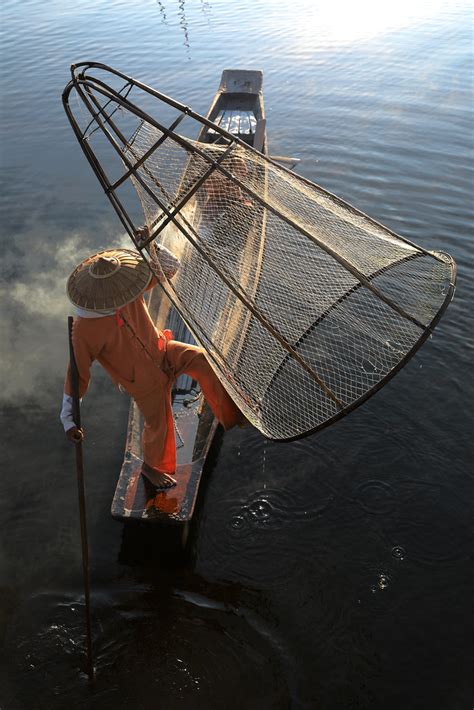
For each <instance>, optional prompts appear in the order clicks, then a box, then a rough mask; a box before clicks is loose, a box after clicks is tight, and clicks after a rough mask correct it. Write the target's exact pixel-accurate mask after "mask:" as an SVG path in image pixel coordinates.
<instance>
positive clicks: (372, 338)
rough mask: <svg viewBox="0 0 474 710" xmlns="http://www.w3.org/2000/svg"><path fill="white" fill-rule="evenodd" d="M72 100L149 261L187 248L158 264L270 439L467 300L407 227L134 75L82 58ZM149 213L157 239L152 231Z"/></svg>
mask: <svg viewBox="0 0 474 710" xmlns="http://www.w3.org/2000/svg"><path fill="white" fill-rule="evenodd" d="M74 95H75V96H76V98H77V99H78V107H79V108H77V107H76V109H73V107H72V100H71V99H72V97H73V96H74ZM63 104H64V108H65V110H66V114H67V116H68V118H69V121H70V123H71V126H72V128H73V130H74V133H75V135H76V137H77V139H78V141H79V143H80V145H81V148H82V150H83V151H84V153H85V155H86V157H87V159H88V161H89V163H90V165H91V167H92V169H93V171H94V173H95V174H96V176H97V178H98V180H99V182H100V183H101V185H102V187H103V189H104V191H105V193H106V195H107V197H108V198H109V200H110V202H111V203H112V205H113V207H114V209H115V211H116V213H117V215H118V217H119V219H120V220H121V222H122V224H123V226H124V228H125V229H126V231H127V233H128V234H129V236H130V238H131V239H132V242H133V243H134V245H135V247H136V248H137V250H138V251H140V253H141V254H142V256H143V258H144V259H145V260H146V261H147V262H148V263H149V265H150V268H151V269H152V270H153V269H154V266H153V263H152V262H151V261H150V257H149V251H150V245H151V242H153V241H155V240H156V241H158V242H161V243H162V244H164V245H165V246H167V247H168V248H170V249H171V250H172V251H174V252H175V253H176V255H177V256H178V257H179V258H180V259H181V267H180V269H179V272H178V274H177V275H176V276H175V277H174V278H173V279H171V280H166V279H164V280H163V278H162V275H161V274H156V275H157V276H158V277H159V278H160V279H161V285H162V288H163V290H164V291H165V293H166V295H167V297H168V298H169V299H170V301H171V302H172V303H173V305H174V306H175V307H176V309H177V310H178V311H179V312H180V314H181V315H182V317H183V319H184V320H185V322H186V323H187V325H188V327H189V329H190V330H191V331H192V333H193V335H194V336H195V338H196V339H197V341H198V342H199V343H200V344H201V345H202V346H203V347H204V348H205V350H206V352H207V355H208V357H209V361H210V362H211V364H212V366H213V368H214V370H215V372H216V374H217V375H218V377H219V378H220V379H221V381H222V382H223V384H224V386H225V387H226V388H227V389H228V391H229V393H230V394H231V396H232V397H233V399H234V400H235V401H236V403H237V404H238V406H239V407H240V408H241V409H242V411H243V412H244V414H245V415H246V416H247V418H248V419H249V420H250V421H251V423H252V424H254V425H255V426H256V427H257V428H258V429H260V431H261V432H262V433H263V434H264V435H266V436H268V437H269V438H273V439H276V440H290V439H295V438H299V437H301V436H304V435H306V434H309V433H311V432H314V431H316V430H318V429H321V428H322V427H324V426H327V425H328V424H331V423H332V422H334V421H336V420H337V419H339V418H340V417H342V416H344V415H345V414H347V413H348V412H349V411H351V410H353V409H354V408H355V407H357V406H358V405H360V404H361V403H362V402H364V401H365V400H366V399H367V398H368V397H370V396H371V395H372V394H374V392H376V391H377V390H379V389H380V388H381V387H382V386H383V385H384V384H385V383H386V382H387V381H388V380H389V379H390V378H391V377H393V375H394V374H395V373H396V372H398V371H399V370H400V369H401V368H402V367H403V366H404V365H405V364H406V363H407V362H408V361H409V359H410V358H411V357H412V356H413V354H414V353H415V352H416V351H417V350H418V348H419V347H420V346H421V344H422V343H423V342H424V341H425V340H426V338H427V337H428V336H429V335H430V333H431V332H432V330H433V328H434V327H435V325H436V324H437V322H438V321H439V319H440V317H441V315H442V314H443V312H444V311H445V309H446V307H447V305H448V304H449V302H450V300H451V299H452V297H453V294H454V288H455V276H456V268H455V263H454V261H453V259H452V258H451V257H450V256H449V255H447V254H444V253H442V252H430V251H428V250H426V249H424V248H421V247H419V246H417V245H415V244H413V243H412V242H410V241H409V240H407V239H405V238H404V237H401V236H399V235H397V234H395V233H394V232H392V231H391V230H389V229H387V228H386V227H384V226H383V225H381V224H379V223H378V222H376V221H375V220H373V219H371V218H370V217H368V216H367V215H365V214H363V213H362V212H360V211H358V210H357V209H355V208H354V207H352V206H351V205H349V204H347V203H346V202H344V201H343V200H341V199H340V198H338V197H336V196H335V195H332V194H331V193H329V192H327V191H326V190H324V189H323V188H321V187H319V186H317V185H315V184H313V183H311V182H310V181H308V180H306V179H304V178H302V177H300V176H298V175H295V174H294V173H292V172H291V171H290V170H288V169H286V168H284V167H282V166H281V165H279V164H277V163H275V162H274V161H272V160H271V159H270V158H268V157H266V156H263V155H262V154H260V153H258V152H257V151H255V150H253V149H252V148H251V147H250V146H249V145H247V143H246V142H245V141H244V140H241V139H240V138H239V137H238V136H236V135H234V134H230V133H228V132H227V131H225V130H224V129H222V128H220V127H219V126H218V125H215V124H213V123H211V122H210V121H208V120H207V119H205V118H203V117H202V116H200V115H199V114H197V113H195V112H194V111H192V110H191V109H190V108H189V107H187V106H185V105H183V104H181V103H179V102H177V101H175V100H173V99H171V98H169V97H167V96H165V95H164V94H162V93H160V92H158V91H156V90H155V89H152V88H150V87H148V86H146V85H145V84H143V83H142V82H140V81H137V80H136V79H133V78H132V77H129V76H127V75H125V74H123V73H121V72H119V71H117V70H115V69H112V68H110V67H107V66H106V65H102V64H98V63H91V62H88V63H84V64H80V65H77V66H73V67H72V80H71V81H70V82H69V84H68V85H67V86H66V88H65V90H64V93H63ZM81 111H82V112H83V115H82V116H81ZM178 128H179V132H178ZM196 136H199V138H200V140H196ZM204 136H206V138H205V140H203V137H204ZM131 188H133V189H131ZM143 224H146V225H147V227H148V228H149V236H148V238H147V239H145V240H138V238H137V236H136V234H137V230H138V229H139V227H141V226H142V225H143Z"/></svg>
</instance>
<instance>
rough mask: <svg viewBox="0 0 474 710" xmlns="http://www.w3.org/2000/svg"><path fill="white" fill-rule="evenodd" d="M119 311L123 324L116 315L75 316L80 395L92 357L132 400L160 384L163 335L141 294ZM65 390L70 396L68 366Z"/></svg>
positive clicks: (88, 375) (75, 343)
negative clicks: (96, 316)
mask: <svg viewBox="0 0 474 710" xmlns="http://www.w3.org/2000/svg"><path fill="white" fill-rule="evenodd" d="M120 313H122V314H123V321H124V323H123V324H122V325H120V321H119V318H118V317H117V316H116V315H111V316H104V317H102V318H80V317H76V318H74V324H73V331H72V342H73V346H74V354H75V358H76V363H77V368H78V371H79V396H80V397H83V396H84V394H85V393H86V391H87V387H88V385H89V381H90V366H91V365H92V363H93V361H94V360H97V361H98V362H100V364H101V365H102V366H103V367H104V368H105V370H107V372H108V373H109V375H110V377H111V378H112V380H113V381H114V382H115V383H116V384H120V385H122V386H123V387H124V388H125V389H126V390H127V392H128V393H129V394H130V395H131V396H132V397H134V398H135V399H136V398H140V397H143V396H144V395H145V394H147V393H148V392H150V390H152V389H153V388H155V387H157V386H159V385H160V384H162V383H163V372H162V370H161V364H162V362H163V354H164V349H160V347H159V342H160V337H161V338H162V337H163V336H161V333H160V332H159V331H157V329H156V328H155V326H154V324H153V321H152V320H151V317H150V314H149V312H148V308H147V306H146V304H145V301H144V299H143V296H140V297H139V298H137V299H135V301H133V302H132V303H129V304H128V305H127V306H124V307H123V308H121V309H120ZM127 324H128V325H127ZM128 326H130V327H128ZM132 331H133V332H132ZM64 392H65V394H67V395H70V396H71V395H72V391H71V383H70V369H69V367H68V371H67V374H66V381H65V385H64Z"/></svg>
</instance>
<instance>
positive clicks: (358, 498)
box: [0, 0, 474, 710]
mask: <svg viewBox="0 0 474 710" xmlns="http://www.w3.org/2000/svg"><path fill="white" fill-rule="evenodd" d="M1 13H2V24H3V39H2V64H1V69H0V92H1V99H2V106H1V109H0V111H1V122H2V123H1V132H2V136H1V137H2V148H1V161H2V171H1V181H2V190H1V193H0V209H1V215H2V225H1V236H0V239H1V254H2V263H1V269H2V273H1V281H0V290H1V298H2V308H1V311H0V329H1V338H0V348H1V362H2V384H1V389H0V404H1V417H2V419H1V422H2V425H1V426H2V429H1V431H2V462H3V466H2V475H1V479H0V480H1V484H0V485H1V495H0V521H1V526H2V534H1V536H0V580H1V581H0V624H1V625H0V639H2V641H3V648H2V654H3V664H2V665H3V670H4V673H3V674H2V678H1V683H0V706H1V707H2V710H16V709H17V708H18V709H20V708H21V710H23V708H32V707H35V708H36V707H37V708H48V710H49V709H50V708H66V707H70V706H71V705H72V704H73V705H75V706H77V707H84V708H96V707H97V708H99V707H100V708H102V709H103V708H109V707H110V708H112V707H113V708H121V707H137V708H144V709H148V708H152V707H153V708H155V707H163V708H165V709H166V710H168V709H171V708H173V709H174V708H179V709H181V708H183V709H184V708H206V710H207V709H209V708H216V709H217V708H219V710H220V708H223V707H225V708H238V707H242V708H257V707H258V708H268V710H270V709H272V710H273V708H290V707H291V708H298V709H301V708H304V709H306V708H308V709H311V708H318V710H343V709H344V710H345V709H346V708H349V707H353V708H364V709H366V708H380V707H384V708H393V709H398V708H400V707H404V708H408V709H410V708H425V707H430V708H443V710H445V709H447V710H457V709H458V708H459V709H461V708H464V707H471V705H472V696H473V690H474V688H473V687H472V686H473V683H472V660H473V659H472V632H473V626H474V624H473V612H472V598H473V594H474V579H473V577H474V575H473V570H472V558H473V513H474V490H473V488H474V486H473V474H472V464H471V461H472V459H473V453H474V452H473V450H472V414H471V412H472V404H471V403H472V400H473V394H474V393H473V389H474V387H473V378H472V356H473V340H474V338H473V333H474V328H473V322H472V320H473V319H472V299H473V291H474V287H473V279H472V261H473V256H472V254H473V252H472V225H473V207H472V204H473V200H472V196H473V186H474V184H473V162H472V158H473V144H474V141H473V128H472V126H473V120H472V119H473V116H472V100H473V86H472V19H473V18H472V10H471V8H470V6H469V4H468V3H467V2H448V3H446V2H444V3H442V2H437V1H435V0H433V1H431V2H418V1H417V0H414V1H413V2H407V1H406V0H400V1H399V2H397V3H390V4H387V3H374V2H369V0H366V1H363V2H360V3H357V4H355V5H351V4H349V3H347V2H342V0H340V1H336V2H333V3H322V2H319V1H318V2H309V0H296V1H295V2H293V3H292V4H291V5H290V4H289V3H287V2H284V1H283V0H265V1H264V2H260V3H256V4H255V3H253V4H252V3H249V2H247V1H246V0H243V1H242V2H240V3H237V4H235V3H226V2H223V0H199V1H198V0H195V2H192V3H191V2H189V1H188V2H184V1H181V2H177V0H176V1H173V2H171V1H170V0H161V1H160V2H154V1H152V0H138V1H137V2H133V3H126V2H122V1H117V0H114V1H113V2H108V3H106V2H103V1H97V2H92V1H91V0H79V1H78V2H76V3H74V5H71V6H66V5H65V4H64V3H63V2H60V1H59V0H56V1H53V2H49V3H39V2H37V0H34V1H32V0H26V2H23V3H17V2H13V1H12V0H7V1H6V2H4V3H3V6H2V11H1ZM83 60H93V61H100V62H104V63H106V64H110V65H111V66H113V67H116V68H118V69H120V70H122V71H124V72H125V73H129V74H131V75H132V76H135V77H137V78H139V79H141V80H143V81H144V82H145V83H148V84H150V85H153V86H155V87H156V88H158V89H159V90H160V91H162V92H163V93H165V94H168V95H169V96H172V97H174V98H176V99H178V100H181V101H183V102H184V103H186V104H188V105H190V106H191V107H192V108H194V109H195V110H197V111H200V112H205V111H206V109H207V106H208V105H209V102H210V100H211V98H212V96H213V94H214V92H215V90H216V88H217V86H218V83H219V79H220V74H221V71H222V70H223V69H224V68H248V69H251V68H256V69H262V70H263V71H264V94H265V102H266V111H267V119H268V124H267V128H268V134H269V140H270V151H271V152H272V153H274V154H279V155H282V154H283V155H285V154H286V155H294V156H296V157H300V158H302V162H301V164H300V166H299V167H298V172H299V173H300V174H302V175H304V176H305V177H307V178H309V179H311V180H313V181H315V182H317V183H319V184H321V185H322V186H323V187H325V188H327V189H328V190H330V191H331V192H334V193H336V194H338V195H340V196H341V197H343V198H344V199H346V200H348V201H349V202H351V203H352V204H354V205H355V206H356V207H358V208H359V209H361V210H363V211H364V212H366V213H368V214H370V215H371V216H373V217H374V218H375V219H377V220H379V221H381V222H382V223H384V224H386V225H387V226H388V227H390V228H391V229H393V230H395V231H396V232H398V233H400V234H402V235H404V236H405V237H407V238H408V239H410V240H412V241H414V242H416V243H418V244H420V245H421V246H423V247H425V248H427V249H442V250H445V251H447V252H449V253H450V254H452V255H453V257H454V258H455V259H456V261H457V264H458V289H457V292H456V297H455V299H454V301H453V303H452V304H451V305H450V307H449V308H448V310H447V312H446V314H445V316H444V317H443V319H442V320H441V322H440V324H439V326H438V327H437V328H436V330H435V332H434V335H433V337H432V338H431V339H429V340H428V341H427V343H426V344H425V345H424V346H423V347H422V348H421V350H420V351H419V352H418V353H417V355H416V356H415V357H414V358H413V360H412V361H411V362H410V363H409V364H408V365H407V367H406V368H405V369H404V370H402V372H401V373H400V374H398V375H397V376H396V377H395V378H394V379H393V380H392V381H391V382H390V383H389V384H388V385H387V386H386V387H385V388H384V389H383V390H382V391H381V392H380V393H378V394H377V395H376V396H375V397H374V398H373V399H371V400H370V401H369V402H367V403H366V404H364V405H363V407H361V408H360V409H359V410H357V411H355V412H354V413H352V414H351V415H350V416H349V417H347V419H346V420H344V421H341V422H340V423H338V424H337V425H335V426H333V427H331V428H330V429H328V430H327V431H324V432H322V433H321V434H320V435H317V436H314V437H310V438H308V439H305V440H303V441H300V442H295V443H290V444H274V443H271V442H268V441H266V440H264V439H263V437H262V436H261V435H260V434H258V433H257V432H255V431H248V430H244V431H240V430H239V431H237V432H229V433H228V434H226V435H225V437H224V438H223V439H222V440H221V441H220V443H219V445H218V446H216V447H215V449H214V451H213V455H212V457H211V461H210V465H209V470H208V476H207V486H206V490H205V497H204V498H203V500H202V501H201V507H200V513H199V517H198V520H197V521H196V522H197V525H196V528H195V530H194V535H195V538H194V548H195V558H194V565H193V567H192V569H187V570H180V571H177V570H174V571H173V570H169V569H167V568H166V567H165V565H163V564H162V563H161V562H160V555H159V550H158V548H159V535H157V534H156V532H153V531H150V533H149V535H148V534H146V535H141V536H140V535H138V534H137V535H136V536H135V533H133V531H130V530H127V529H124V528H123V526H122V525H121V524H119V523H116V522H114V521H113V520H112V519H111V517H110V512H109V509H110V503H111V499H112V496H113V492H114V488H115V482H116V479H117V475H118V472H119V469H120V465H121V461H122V455H123V448H124V444H125V434H126V423H127V421H126V420H127V411H128V400H127V398H126V397H124V396H122V395H120V394H119V393H118V392H117V391H115V390H114V388H113V386H112V384H111V383H110V382H109V381H108V380H107V378H106V377H105V376H104V375H103V373H102V372H101V371H100V368H98V367H94V372H93V382H92V385H91V388H90V391H89V392H88V394H87V396H86V397H85V399H84V403H83V421H84V425H85V428H86V431H87V441H86V445H85V458H86V477H87V490H88V512H89V532H90V545H91V558H92V581H93V590H94V592H93V605H94V610H95V613H94V635H95V649H96V656H97V667H98V680H97V684H96V686H95V687H94V688H93V689H88V688H87V684H86V682H85V679H84V676H83V675H82V674H81V672H80V670H79V668H80V666H81V660H80V657H81V654H80V651H81V647H82V644H83V641H84V627H83V607H82V596H81V595H82V588H81V568H80V546H79V540H78V520H77V509H76V508H77V506H76V490H75V480H74V475H75V474H74V463H73V451H72V450H71V447H70V446H69V445H68V443H67V442H66V440H65V437H64V434H63V432H62V430H61V426H60V424H59V421H58V411H59V407H60V400H61V392H62V381H63V377H64V370H65V363H66V359H67V325H66V317H67V315H68V314H69V313H70V307H69V305H68V302H67V300H66V297H65V283H66V279H67V277H68V275H69V273H70V272H71V270H72V269H73V268H74V266H75V265H76V264H77V263H78V262H79V261H80V260H81V259H83V258H84V257H85V256H87V255H89V254H91V253H93V252H94V251H96V250H98V249H100V248H105V247H108V246H116V245H122V246H128V242H127V240H126V239H125V237H124V235H123V230H122V229H121V226H120V224H119V222H118V220H117V219H116V217H115V215H114V214H113V213H112V210H111V208H110V207H109V204H108V201H107V200H106V198H105V196H104V195H103V193H102V191H101V189H100V187H99V185H98V183H97V181H96V179H95V177H94V176H93V174H92V171H91V170H90V168H89V166H88V165H87V163H86V160H85V159H84V157H83V155H82V153H81V150H80V148H79V146H78V144H77V142H76V140H75V138H74V136H73V134H72V131H71V129H70V127H69V125H68V123H67V119H66V117H65V114H64V111H63V108H62V105H61V92H62V90H63V88H64V86H65V84H66V82H67V81H68V80H69V65H70V64H71V63H72V62H78V61H83ZM158 697H159V698H160V702H161V703H162V704H161V705H159V704H158V700H157V698H158Z"/></svg>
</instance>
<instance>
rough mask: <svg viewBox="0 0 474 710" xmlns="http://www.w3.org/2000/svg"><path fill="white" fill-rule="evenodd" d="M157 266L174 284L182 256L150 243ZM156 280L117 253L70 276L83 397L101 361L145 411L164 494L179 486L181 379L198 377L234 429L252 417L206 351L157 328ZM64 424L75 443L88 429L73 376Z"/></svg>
mask: <svg viewBox="0 0 474 710" xmlns="http://www.w3.org/2000/svg"><path fill="white" fill-rule="evenodd" d="M148 233H149V232H148V228H147V227H144V228H141V229H140V230H138V231H137V234H136V238H137V243H138V244H139V243H140V241H139V240H140V239H144V238H147V236H148ZM150 254H151V258H152V265H153V266H154V267H155V269H156V271H157V273H159V274H161V278H160V280H164V279H165V278H167V279H171V278H173V276H174V275H175V273H176V271H177V270H178V268H179V261H178V259H177V258H176V257H175V256H174V255H173V254H172V253H171V252H170V251H169V250H168V249H166V248H165V247H162V246H156V245H155V244H154V243H153V242H152V243H151V246H150ZM156 283H157V280H156V278H155V277H153V276H152V273H151V271H150V267H149V266H148V265H147V264H146V262H145V261H144V260H143V259H142V258H141V256H140V254H139V253H138V252H135V251H131V250H129V249H111V250H108V251H103V252H99V253H98V254H93V255H92V256H90V257H88V258H87V259H85V260H84V261H83V262H81V263H80V264H79V266H77V268H76V269H75V270H74V271H73V273H72V274H71V276H70V277H69V280H68V283H67V293H68V296H69V299H70V300H71V302H72V303H73V304H74V305H75V306H76V310H77V312H76V317H75V318H74V323H73V334H72V340H73V346H74V354H75V359H76V363H77V368H78V373H79V397H81V398H82V397H83V396H84V394H85V392H86V390H87V388H88V385H89V380H90V372H89V371H90V367H91V365H92V363H93V361H94V360H97V361H98V362H99V363H100V364H101V365H102V366H103V367H104V368H105V370H106V371H107V372H108V374H109V375H110V377H111V378H112V380H113V381H114V382H115V383H116V384H117V385H118V386H119V387H121V388H124V389H125V390H126V391H127V392H128V393H129V394H130V395H131V396H132V397H133V399H134V400H135V402H136V404H137V407H138V409H139V410H140V411H141V413H142V414H143V418H144V429H143V436H142V444H143V466H142V474H143V475H144V477H145V478H147V479H148V480H150V481H152V482H153V485H154V486H155V488H156V489H158V490H165V489H167V488H170V487H171V486H174V485H175V484H176V481H175V479H174V478H173V477H172V475H170V474H174V473H175V470H176V442H175V431H174V420H173V411H172V406H171V388H172V385H173V382H174V381H175V380H176V378H177V377H179V376H180V375H181V374H187V375H189V376H190V377H192V379H193V380H196V381H197V382H198V383H199V385H200V387H201V390H202V392H203V394H204V397H205V398H206V400H207V402H208V404H209V406H210V407H211V409H212V411H213V413H214V415H215V416H216V417H217V419H218V420H219V421H220V423H221V424H222V425H223V426H224V428H225V429H230V428H231V427H232V426H234V425H237V424H238V425H245V423H246V420H245V418H244V416H243V414H242V413H241V412H240V410H239V409H238V408H237V406H236V405H235V404H234V402H233V401H232V399H231V398H230V397H229V395H228V394H227V392H226V390H225V389H224V387H223V386H222V384H221V383H220V381H219V379H218V378H217V376H216V375H215V374H214V371H213V370H212V368H211V367H210V365H209V363H208V361H207V359H206V357H205V353H204V350H203V349H202V348H199V347H196V346H194V345H188V344H186V343H180V342H177V341H174V340H172V339H171V337H172V334H171V332H170V331H158V330H157V329H156V328H155V326H154V324H153V321H152V319H151V317H150V313H149V311H148V308H147V306H146V303H145V300H144V298H143V294H144V293H145V291H148V290H149V289H151V288H153V286H155V285H156ZM61 421H62V423H63V426H64V430H65V432H66V435H67V437H68V439H69V440H70V441H72V442H73V443H78V442H79V441H82V439H83V438H84V432H83V430H82V429H79V428H78V427H77V426H76V424H75V423H74V420H73V408H72V388H71V373H70V368H68V371H67V374H66V380H65V385H64V395H63V406H62V411H61Z"/></svg>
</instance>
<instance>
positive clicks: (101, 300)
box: [67, 249, 152, 311]
mask: <svg viewBox="0 0 474 710" xmlns="http://www.w3.org/2000/svg"><path fill="white" fill-rule="evenodd" d="M151 277H152V274H151V271H150V269H149V267H148V264H147V263H146V262H145V261H144V260H143V259H142V258H141V256H140V254H139V253H138V252H136V251H132V250H131V249H110V250H108V251H101V252H99V253H98V254H92V256H89V257H88V258H87V259H84V261H83V262H81V263H80V264H79V266H77V267H76V268H75V269H74V271H73V272H72V274H71V276H70V277H69V279H68V282H67V294H68V296H69V300H70V301H71V302H72V303H73V304H74V305H75V306H79V308H84V309H85V310H87V311H108V310H113V309H116V308H121V307H122V306H126V305H127V303H131V302H132V301H134V300H135V299H136V298H138V296H140V294H142V293H143V291H144V290H145V289H146V287H147V286H148V284H149V283H150V280H151Z"/></svg>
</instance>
